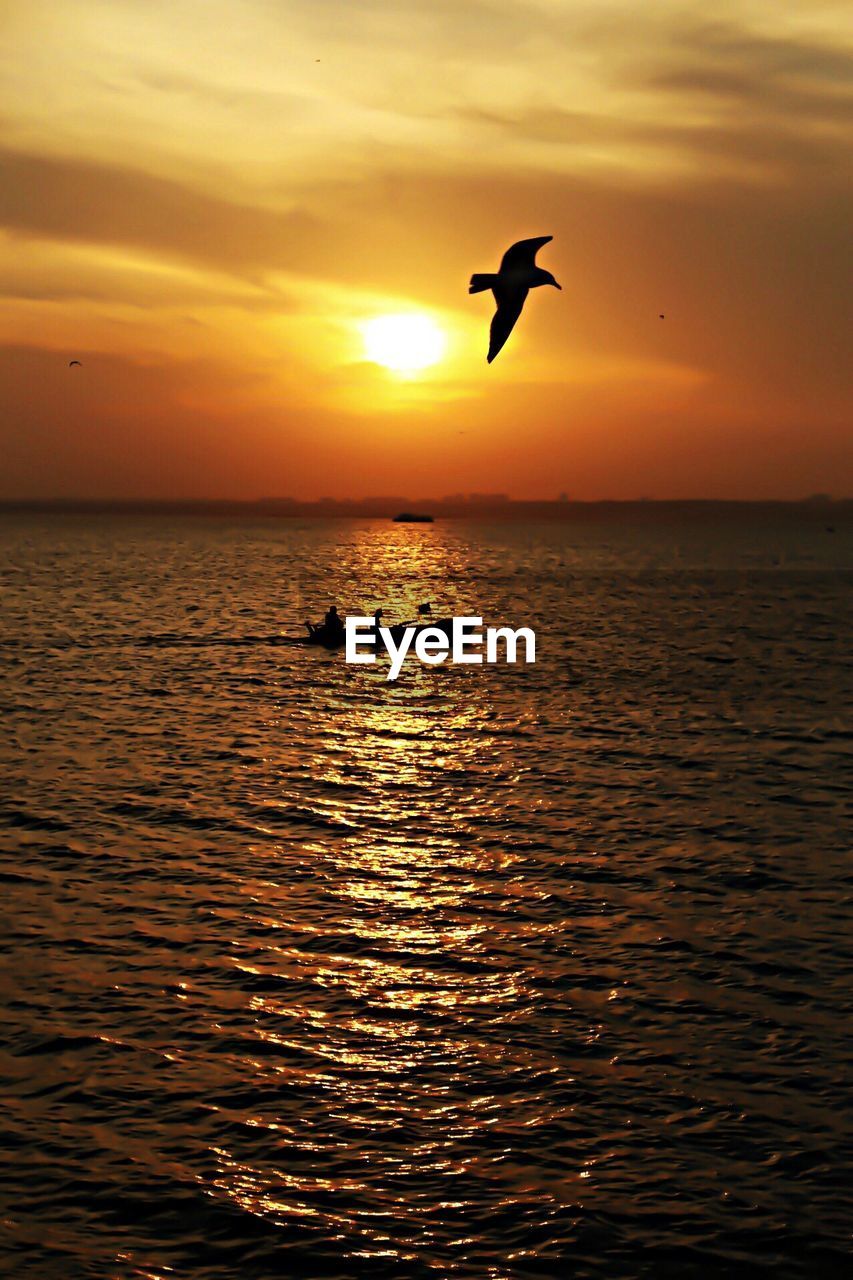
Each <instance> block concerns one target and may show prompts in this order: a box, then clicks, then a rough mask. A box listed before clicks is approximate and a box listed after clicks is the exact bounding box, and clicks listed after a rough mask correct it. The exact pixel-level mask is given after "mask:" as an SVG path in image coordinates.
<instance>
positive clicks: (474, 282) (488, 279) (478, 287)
mask: <svg viewBox="0 0 853 1280" xmlns="http://www.w3.org/2000/svg"><path fill="white" fill-rule="evenodd" d="M496 280H497V276H489V275H478V276H472V277H471V283H470V284H469V285H468V292H469V293H483V292H484V291H485V290H486V289H491V287H492V285H493V284H494V283H495V281H496Z"/></svg>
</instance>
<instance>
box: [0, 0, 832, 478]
mask: <svg viewBox="0 0 853 1280" xmlns="http://www.w3.org/2000/svg"><path fill="white" fill-rule="evenodd" d="M0 26H2V35H3V40H2V48H3V53H2V82H3V86H4V88H3V90H2V96H0V127H2V139H3V140H2V147H0V164H2V175H0V275H2V301H0V347H2V349H1V350H0V404H2V417H0V448H2V458H3V463H2V466H0V497H24V496H34V497H35V496H41V497H46V496H80V497H107V496H111V497H132V496H151V497H177V496H194V497H202V496H209V497H226V496H233V497H246V498H250V497H261V496H274V495H292V496H295V497H316V496H320V495H327V494H328V495H330V496H361V495H369V494H377V493H388V492H391V493H408V494H411V495H413V496H417V495H422V494H435V495H441V494H444V493H451V492H452V493H457V492H466V491H470V490H487V491H493V490H497V491H506V492H509V493H511V494H513V495H514V496H517V497H553V496H556V495H557V493H559V492H560V491H567V492H568V493H569V494H570V495H571V496H573V497H577V498H596V497H615V498H619V497H637V496H652V497H674V496H683V497H709V496H719V497H800V496H803V495H804V494H808V493H810V492H813V491H824V490H825V491H828V492H831V493H834V494H844V493H847V494H849V493H851V492H853V448H851V439H853V432H851V430H850V425H851V424H850V407H851V404H850V401H851V396H850V377H849V370H850V368H851V367H853V358H852V357H853V353H851V350H850V346H851V344H850V296H851V291H850V284H851V279H850V228H851V224H853V219H851V212H853V210H851V199H850V195H851V183H850V176H851V164H853V160H851V157H853V150H851V142H853V131H851V121H853V18H851V16H850V9H849V6H848V5H847V4H846V3H845V4H842V3H824V2H823V0H787V2H786V3H785V4H780V3H779V0H718V2H717V3H715V4H713V5H710V6H709V5H708V4H707V2H706V0H703V2H702V3H694V2H693V0H682V2H680V3H676V2H674V0H673V2H669V0H660V2H658V3H651V4H649V5H642V6H638V5H636V3H634V2H633V0H631V2H628V0H464V2H459V0H359V3H357V4H353V3H352V0H62V3H61V4H57V3H56V0H26V2H24V0H21V2H19V0H0ZM318 59H319V61H318ZM546 234H551V235H553V236H554V241H553V243H552V244H550V245H547V246H546V247H545V248H544V249H543V250H542V251H541V253H540V259H539V261H540V265H542V266H544V267H546V268H547V269H548V270H551V271H553V273H554V274H555V276H556V278H557V279H558V280H559V281H560V283H561V284H562V286H563V292H562V293H558V292H557V291H556V290H553V289H542V290H537V291H536V292H535V293H533V294H531V296H530V299H529V301H528V304H527V307H526V309H525V312H524V314H523V316H522V318H521V320H520V322H519V325H518V327H517V329H516V331H515V332H514V333H513V335H512V336H511V338H510V340H509V342H508V343H507V346H506V348H505V349H504V351H503V352H502V353H501V354H500V356H499V357H498V359H497V360H496V361H495V363H494V364H493V365H491V366H488V365H487V364H486V362H485V353H486V348H487V345H488V325H489V320H490V316H491V298H490V295H488V294H480V295H477V296H475V297H469V295H468V293H467V282H468V277H469V275H470V274H471V272H472V271H491V270H495V269H496V268H497V265H498V263H499V261H500V257H501V254H502V252H503V250H504V249H505V248H506V247H507V245H508V244H510V243H511V242H512V241H513V240H516V239H519V238H521V237H527V236H534V235H546ZM660 312H664V313H665V315H666V319H665V320H664V321H661V320H659V319H658V314H659V313H660ZM397 313H418V314H426V315H428V316H430V317H432V319H433V320H434V322H435V323H436V324H437V325H438V326H439V327H440V328H441V329H442V330H443V331H444V333H445V335H446V339H447V349H446V354H445V356H444V357H443V358H442V359H441V360H439V361H438V362H437V363H436V364H434V365H433V366H431V367H430V368H429V369H427V370H424V371H423V372H421V373H419V374H416V375H401V374H399V373H394V372H392V371H390V370H388V369H385V368H383V367H381V366H379V365H377V364H374V363H371V362H370V361H369V360H368V359H367V358H366V353H365V349H364V341H363V335H362V328H361V326H363V325H364V323H365V322H367V321H369V320H371V319H373V318H375V317H377V316H382V315H386V314H397ZM72 358H78V359H80V360H81V361H82V364H83V367H82V368H74V369H69V368H68V361H69V360H70V359H72Z"/></svg>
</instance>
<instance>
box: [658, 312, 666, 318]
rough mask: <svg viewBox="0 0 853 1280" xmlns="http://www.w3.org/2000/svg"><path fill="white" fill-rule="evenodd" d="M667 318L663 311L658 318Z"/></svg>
mask: <svg viewBox="0 0 853 1280" xmlns="http://www.w3.org/2000/svg"><path fill="white" fill-rule="evenodd" d="M665 319H666V316H665V315H664V314H663V312H661V314H660V315H659V316H658V320H665Z"/></svg>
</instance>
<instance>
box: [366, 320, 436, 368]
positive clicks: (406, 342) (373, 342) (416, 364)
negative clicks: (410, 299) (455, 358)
mask: <svg viewBox="0 0 853 1280" xmlns="http://www.w3.org/2000/svg"><path fill="white" fill-rule="evenodd" d="M361 331H362V335H363V337H364V349H365V352H366V354H367V358H368V360H372V361H373V363H374V364H381V365H383V366H384V368H386V369H392V370H393V371H394V372H395V373H416V372H417V371H418V370H419V369H427V368H428V367H429V366H430V365H431V364H435V363H436V362H437V361H438V360H440V359H441V357H442V356H443V355H444V350H445V347H446V346H447V339H446V337H445V335H444V333H443V332H442V330H441V329H439V327H438V325H437V324H436V323H435V321H434V320H431V319H430V317H429V316H425V315H420V314H418V313H416V312H415V313H406V314H404V315H394V316H377V317H376V319H375V320H368V321H367V322H366V323H365V324H363V325H362V326H361Z"/></svg>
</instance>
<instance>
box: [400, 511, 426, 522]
mask: <svg viewBox="0 0 853 1280" xmlns="http://www.w3.org/2000/svg"><path fill="white" fill-rule="evenodd" d="M434 519H435V516H428V515H418V513H417V512H416V511H401V512H400V514H399V515H398V516H394V523H395V524H432V523H433V521H434Z"/></svg>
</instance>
